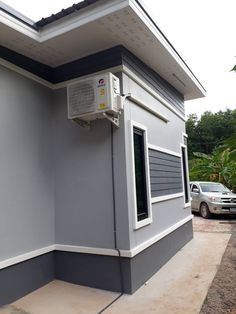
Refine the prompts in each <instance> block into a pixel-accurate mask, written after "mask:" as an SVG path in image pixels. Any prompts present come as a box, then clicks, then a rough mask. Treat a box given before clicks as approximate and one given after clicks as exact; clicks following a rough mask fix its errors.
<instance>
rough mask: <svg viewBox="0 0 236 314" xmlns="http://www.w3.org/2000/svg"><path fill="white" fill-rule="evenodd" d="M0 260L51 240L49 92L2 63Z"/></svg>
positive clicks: (47, 243) (0, 74)
mask: <svg viewBox="0 0 236 314" xmlns="http://www.w3.org/2000/svg"><path fill="white" fill-rule="evenodd" d="M0 95H1V102H0V147H1V151H0V173H1V175H0V200H1V203H0V212H1V219H0V259H6V258H9V257H12V256H16V255H19V254H22V253H25V252H28V251H31V250H35V249H38V248H41V247H44V246H47V245H51V244H53V243H54V198H53V164H52V159H51V145H52V142H51V133H52V132H51V118H52V104H51V100H52V93H51V91H50V90H49V89H47V88H46V87H43V86H42V85H40V84H38V83H36V82H34V81H32V80H30V79H27V78H25V77H23V76H21V75H19V74H17V73H15V72H12V71H10V70H8V69H6V68H4V67H2V66H0Z"/></svg>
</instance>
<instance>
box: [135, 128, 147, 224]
mask: <svg viewBox="0 0 236 314" xmlns="http://www.w3.org/2000/svg"><path fill="white" fill-rule="evenodd" d="M133 137H134V139H133V140H134V167H135V187H136V203H137V220H138V221H140V220H143V219H145V218H147V217H148V204H147V182H146V174H145V151H144V131H142V130H140V129H137V128H135V127H134V129H133Z"/></svg>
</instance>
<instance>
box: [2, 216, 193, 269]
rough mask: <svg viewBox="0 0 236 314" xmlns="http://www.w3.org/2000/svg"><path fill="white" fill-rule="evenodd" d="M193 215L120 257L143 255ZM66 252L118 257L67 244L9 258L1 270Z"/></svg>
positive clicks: (113, 252)
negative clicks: (50, 253) (58, 252)
mask: <svg viewBox="0 0 236 314" xmlns="http://www.w3.org/2000/svg"><path fill="white" fill-rule="evenodd" d="M192 218H193V215H189V216H188V217H186V218H184V219H182V220H181V221H179V222H177V223H176V224H174V225H173V226H171V227H169V228H168V229H166V230H164V231H162V232H160V233H159V234H157V235H155V236H154V237H152V238H151V239H149V240H147V241H145V242H143V243H141V244H140V245H138V246H136V247H135V248H133V249H131V250H120V256H122V257H128V258H132V257H134V256H135V255H137V254H139V253H141V252H142V251H143V250H145V249H147V248H148V247H149V246H151V245H153V244H155V243H156V242H158V241H160V240H161V239H162V238H164V237H166V236H167V235H168V234H170V233H171V232H173V231H175V230H176V229H178V228H179V227H181V226H182V225H184V224H186V223H187V222H188V221H190V220H192ZM55 250H57V251H64V252H74V253H86V254H97V255H106V256H118V255H119V254H118V251H117V250H115V249H106V248H94V247H85V246H77V245H66V244H53V245H49V246H46V247H43V248H40V249H38V250H34V251H31V252H27V253H24V254H21V255H18V256H15V257H11V258H8V259H6V260H3V261H0V269H3V268H6V267H9V266H12V265H15V264H18V263H21V262H24V261H27V260H29V259H31V258H34V257H37V256H40V255H43V254H46V253H49V252H53V251H55Z"/></svg>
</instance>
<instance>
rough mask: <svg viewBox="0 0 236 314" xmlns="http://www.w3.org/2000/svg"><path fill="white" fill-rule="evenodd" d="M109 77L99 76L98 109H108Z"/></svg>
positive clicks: (97, 86) (97, 85) (97, 84)
mask: <svg viewBox="0 0 236 314" xmlns="http://www.w3.org/2000/svg"><path fill="white" fill-rule="evenodd" d="M107 87H108V82H107V77H106V76H98V77H97V80H96V88H97V110H104V109H107V96H108V95H107Z"/></svg>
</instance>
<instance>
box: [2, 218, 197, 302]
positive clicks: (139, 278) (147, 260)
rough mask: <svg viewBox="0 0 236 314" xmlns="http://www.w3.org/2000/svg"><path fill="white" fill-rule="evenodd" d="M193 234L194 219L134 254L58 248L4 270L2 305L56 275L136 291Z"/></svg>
mask: <svg viewBox="0 0 236 314" xmlns="http://www.w3.org/2000/svg"><path fill="white" fill-rule="evenodd" d="M192 238H193V230H192V221H189V222H188V223H186V224H185V225H183V226H181V227H180V228H178V229H177V230H175V231H174V232H172V233H170V234H169V235H167V236H166V237H164V238H163V239H161V240H160V241H158V242H156V243H155V244H153V245H152V246H150V247H149V248H147V249H146V250H144V251H142V252H141V253H139V254H138V255H136V256H135V257H133V258H124V257H122V258H119V257H113V256H103V255H92V254H81V253H71V252H61V251H56V252H52V253H48V254H45V255H42V256H39V257H36V258H33V259H31V260H28V261H25V262H22V263H19V264H17V265H14V266H11V267H8V268H6V269H3V270H1V271H0V305H4V304H7V303H11V302H13V301H15V300H17V299H18V298H21V297H23V296H24V295H26V294H28V293H30V292H32V291H33V290H35V289H38V288H39V287H41V286H43V285H45V284H47V283H48V282H50V281H51V280H53V279H54V278H56V279H60V280H63V281H67V282H71V283H74V284H80V285H85V286H90V287H94V288H99V289H104V290H110V291H117V292H118V291H119V292H121V291H123V292H124V293H128V294H132V293H134V292H135V291H136V290H137V289H138V288H139V287H140V286H142V285H143V284H144V283H145V282H146V281H147V280H148V279H149V278H150V277H151V276H152V275H153V274H155V273H156V272H157V271H158V270H159V269H160V268H161V267H162V266H163V265H164V264H165V263H166V262H167V261H168V260H169V259H170V258H171V257H172V256H173V255H174V254H176V253H177V252H178V250H179V249H181V248H182V247H183V246H184V245H185V244H186V243H187V242H189V241H190V240H191V239H192Z"/></svg>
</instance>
